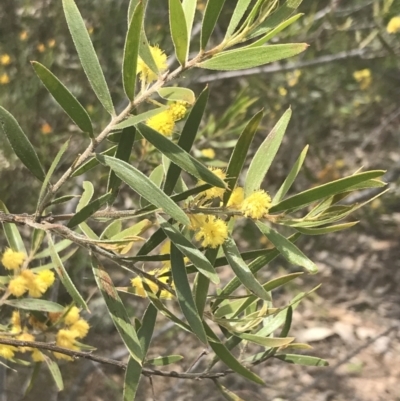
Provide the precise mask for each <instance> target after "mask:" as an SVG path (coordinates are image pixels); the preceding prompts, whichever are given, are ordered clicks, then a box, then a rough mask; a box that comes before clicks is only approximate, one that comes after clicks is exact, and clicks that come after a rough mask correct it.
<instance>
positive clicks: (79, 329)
mask: <svg viewBox="0 0 400 401" xmlns="http://www.w3.org/2000/svg"><path fill="white" fill-rule="evenodd" d="M89 328H90V326H89V323H88V322H87V321H86V320H84V319H79V320H78V321H76V322H75V323H74V324H73V325H72V326H71V327H70V330H71V331H75V332H76V333H78V335H77V336H76V338H83V337H86V334H87V333H88V331H89Z"/></svg>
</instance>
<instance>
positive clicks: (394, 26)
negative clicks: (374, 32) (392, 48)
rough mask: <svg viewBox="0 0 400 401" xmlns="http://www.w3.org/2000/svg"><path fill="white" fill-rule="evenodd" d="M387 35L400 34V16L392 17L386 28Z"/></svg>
mask: <svg viewBox="0 0 400 401" xmlns="http://www.w3.org/2000/svg"><path fill="white" fill-rule="evenodd" d="M386 31H387V33H397V32H400V15H397V16H396V17H393V18H392V19H391V20H390V21H389V23H388V24H387V26H386Z"/></svg>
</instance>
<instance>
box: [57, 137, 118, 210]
mask: <svg viewBox="0 0 400 401" xmlns="http://www.w3.org/2000/svg"><path fill="white" fill-rule="evenodd" d="M116 150H117V145H115V146H112V147H111V148H109V149H107V150H105V151H104V152H102V153H100V154H101V155H106V156H114V154H115V151H116ZM98 164H99V161H98V160H97V159H96V158H95V157H92V158H91V159H89V160H88V161H87V162H85V163H83V164H82V165H81V166H80V167H79V168H77V169H76V170H75V171H74V172H73V173H72V174H71V177H78V176H79V175H81V174H84V173H86V172H87V171H89V170H91V169H92V168H94V167H96V166H97V165H98ZM53 202H54V201H53Z"/></svg>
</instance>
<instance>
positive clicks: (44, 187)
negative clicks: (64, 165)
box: [37, 139, 70, 209]
mask: <svg viewBox="0 0 400 401" xmlns="http://www.w3.org/2000/svg"><path fill="white" fill-rule="evenodd" d="M69 141H70V140H69V139H68V140H67V142H65V143H64V145H63V146H61V148H60V150H59V151H58V153H57V155H56V157H55V158H54V160H53V162H52V163H51V166H50V168H49V171H48V172H47V174H46V177H45V178H44V180H43V184H42V188H41V189H40V194H39V199H38V202H37V209H39V207H40V205H41V203H42V201H43V198H44V196H45V194H46V191H47V187H48V185H49V182H50V179H51V177H52V176H53V174H54V171H55V169H56V167H57V166H58V163H59V162H60V160H61V158H62V156H63V154H64V153H65V151H66V150H67V148H68V146H69Z"/></svg>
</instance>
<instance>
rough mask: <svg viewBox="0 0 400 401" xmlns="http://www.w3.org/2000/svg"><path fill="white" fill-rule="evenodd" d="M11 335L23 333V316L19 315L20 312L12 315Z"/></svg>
mask: <svg viewBox="0 0 400 401" xmlns="http://www.w3.org/2000/svg"><path fill="white" fill-rule="evenodd" d="M10 322H11V325H12V327H11V333H20V332H21V331H22V329H21V316H20V314H19V311H17V310H15V311H14V312H13V313H12V315H11V319H10Z"/></svg>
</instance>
